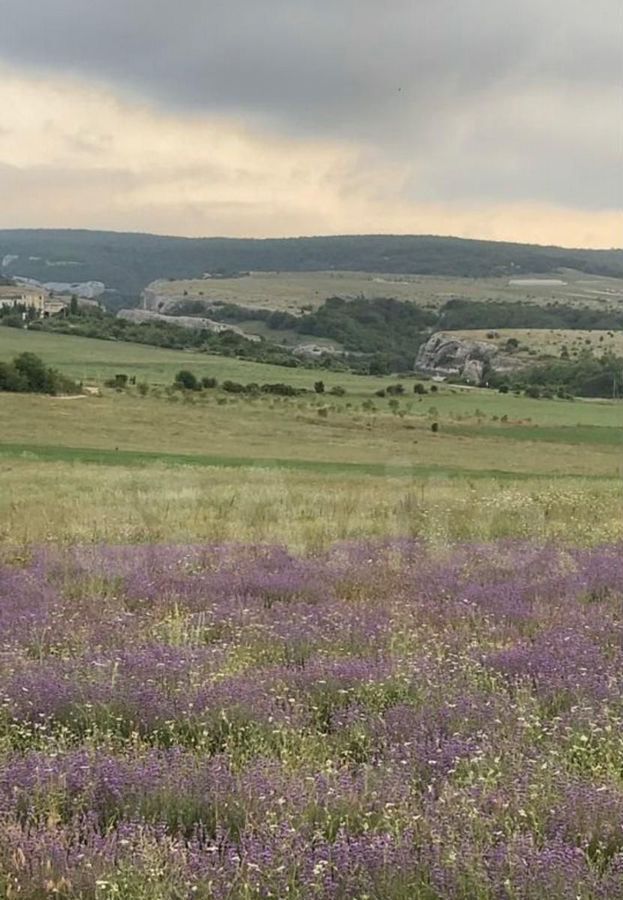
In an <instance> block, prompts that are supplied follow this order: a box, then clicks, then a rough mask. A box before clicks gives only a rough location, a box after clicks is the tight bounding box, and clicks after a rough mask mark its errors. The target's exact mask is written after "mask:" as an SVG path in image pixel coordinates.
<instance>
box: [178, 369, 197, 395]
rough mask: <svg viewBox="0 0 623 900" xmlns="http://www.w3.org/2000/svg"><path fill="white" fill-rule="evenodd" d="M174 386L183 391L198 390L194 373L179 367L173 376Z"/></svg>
mask: <svg viewBox="0 0 623 900" xmlns="http://www.w3.org/2000/svg"><path fill="white" fill-rule="evenodd" d="M175 387H178V388H182V389H183V390H185V391H198V390H199V382H198V381H197V378H196V376H195V375H193V373H192V372H190V371H189V370H188V369H181V370H180V371H179V372H178V373H177V375H176V376H175Z"/></svg>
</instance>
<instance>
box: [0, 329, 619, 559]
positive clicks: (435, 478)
mask: <svg viewBox="0 0 623 900" xmlns="http://www.w3.org/2000/svg"><path fill="white" fill-rule="evenodd" d="M26 350H29V351H32V352H35V353H38V354H39V355H40V356H41V357H42V358H43V359H44V360H45V362H46V363H47V364H48V365H53V366H56V367H58V368H59V369H61V370H62V371H64V372H66V373H67V374H69V375H72V376H73V377H76V378H81V379H83V380H84V381H85V382H86V383H88V384H91V385H98V386H100V387H99V395H94V394H91V395H88V396H83V397H78V398H73V399H70V398H60V397H59V398H55V397H45V396H37V395H18V394H2V395H0V435H1V438H0V516H1V517H2V521H3V526H2V527H3V533H2V537H3V539H4V540H5V541H6V540H9V541H15V542H17V543H21V542H24V543H28V542H30V541H33V540H34V541H37V540H56V539H65V538H71V539H76V538H80V539H88V540H99V539H102V540H108V539H110V540H125V539H131V540H135V539H140V540H154V539H162V540H165V539H172V538H176V539H177V538H179V539H185V540H189V539H192V537H193V536H194V537H197V538H206V539H207V538H210V537H219V538H224V539H225V538H226V539H241V540H242V539H249V540H254V539H270V540H275V539H280V540H286V541H287V542H289V543H293V544H296V546H303V547H306V546H314V545H316V544H318V543H327V542H330V541H331V540H335V539H338V538H342V537H361V536H364V535H381V534H384V533H392V534H401V533H410V534H412V533H421V534H423V535H426V536H428V537H432V538H435V537H439V538H440V539H444V537H452V538H460V537H466V538H475V537H476V538H483V539H485V538H487V537H495V536H505V535H524V534H534V533H536V532H535V529H537V531H538V530H539V529H540V531H538V533H542V534H543V535H544V536H548V535H551V536H560V535H563V536H567V537H569V538H570V539H573V540H576V541H583V542H587V541H597V540H599V539H604V540H605V539H610V538H611V537H613V536H615V537H616V536H619V535H620V534H623V516H621V512H622V510H623V492H622V490H621V480H620V477H621V463H622V462H623V456H622V454H621V450H622V448H623V415H622V414H623V403H621V402H620V401H619V402H615V401H597V402H589V401H581V400H576V401H564V400H533V399H529V398H525V397H515V396H513V395H501V394H499V393H497V392H494V391H487V390H481V389H468V388H464V389H461V388H457V387H451V386H447V385H440V386H439V388H438V390H437V392H436V393H433V394H428V395H426V396H423V397H419V396H416V395H414V394H413V392H412V380H411V379H406V380H405V381H404V384H405V390H406V392H405V394H404V395H403V396H400V397H398V398H397V401H395V402H393V403H392V402H391V401H390V400H389V399H388V398H379V397H376V396H375V391H376V390H378V388H379V387H382V386H387V385H388V384H390V383H392V379H387V378H368V377H364V376H354V375H338V374H335V373H333V374H330V373H327V374H326V375H325V374H324V373H320V374H319V373H318V371H317V370H316V371H314V370H306V369H289V368H282V367H274V366H263V365H261V364H255V363H245V362H241V361H238V360H234V359H226V358H221V357H214V356H206V355H204V354H196V353H187V352H176V351H170V350H161V349H158V348H153V347H147V346H142V345H133V344H127V343H113V342H105V341H96V340H89V339H86V338H85V339H81V338H73V337H69V336H64V335H49V334H42V333H35V332H22V331H17V330H14V329H9V328H2V329H0V360H2V359H8V358H10V357H11V356H13V355H14V354H16V353H18V352H22V351H26ZM182 367H184V368H190V369H192V370H193V371H195V372H196V373H197V374H198V375H208V374H209V375H213V376H215V377H217V378H218V379H219V381H222V380H224V379H226V378H230V379H232V380H236V381H241V382H249V381H256V382H260V383H263V382H266V381H284V382H287V383H291V384H295V385H297V386H300V387H305V388H307V389H308V391H309V392H308V393H306V394H303V395H301V396H299V397H295V398H280V397H269V396H265V395H262V396H260V397H257V398H255V399H251V398H248V397H239V396H234V395H228V394H225V393H223V392H222V391H220V390H210V391H204V392H202V393H201V394H190V395H186V396H184V395H183V394H180V392H177V391H170V390H168V389H167V386H168V385H170V383H171V382H172V380H173V377H174V375H175V373H176V372H177V371H178V370H179V369H180V368H182ZM116 372H124V373H125V374H127V375H129V376H136V378H137V381H138V382H146V383H147V384H148V385H149V388H148V390H147V394H146V396H141V395H140V393H139V391H138V388H136V387H132V388H130V389H129V390H127V391H124V392H117V391H114V390H111V389H106V388H102V387H101V385H102V382H103V380H104V379H105V378H108V377H110V376H111V375H114V374H115V373H116ZM319 377H322V378H323V380H324V381H325V383H326V386H327V388H329V387H330V386H331V385H333V384H340V385H341V386H342V387H344V388H345V390H346V395H345V396H343V397H336V396H331V395H329V394H326V393H325V394H324V395H317V394H315V393H314V392H313V390H312V386H313V383H314V381H315V380H317V379H318V378H319ZM502 417H506V421H501V420H502ZM433 422H436V423H437V424H438V428H439V430H438V433H433V431H432V430H431V425H432V423H433Z"/></svg>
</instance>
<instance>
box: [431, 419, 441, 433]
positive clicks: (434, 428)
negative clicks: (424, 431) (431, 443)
mask: <svg viewBox="0 0 623 900" xmlns="http://www.w3.org/2000/svg"><path fill="white" fill-rule="evenodd" d="M430 430H431V431H432V432H433V434H437V432H438V431H439V422H432V423H431V426H430Z"/></svg>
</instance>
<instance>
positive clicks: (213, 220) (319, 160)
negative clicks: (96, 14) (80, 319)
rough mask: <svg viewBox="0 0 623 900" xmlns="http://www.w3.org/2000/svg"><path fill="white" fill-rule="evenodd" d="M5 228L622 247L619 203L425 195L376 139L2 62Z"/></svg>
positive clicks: (1, 222)
mask: <svg viewBox="0 0 623 900" xmlns="http://www.w3.org/2000/svg"><path fill="white" fill-rule="evenodd" d="M0 110H1V111H2V113H1V115H0V196H1V197H2V203H1V205H0V227H4V228H14V227H71V228H83V227H84V228H102V229H114V230H118V231H149V232H154V233H161V234H179V235H187V236H210V235H230V236H250V237H276V236H282V235H294V234H296V235H302V234H338V233H340V234H344V233H351V234H352V233H411V234H420V233H427V234H452V235H457V236H465V237H481V238H490V239H496V240H516V241H525V242H530V243H552V244H554V243H555V244H560V245H565V246H583V247H610V246H617V245H618V246H620V245H621V243H622V240H621V235H622V231H623V219H622V216H621V214H620V213H619V212H617V211H616V210H612V211H608V210H602V211H595V210H590V209H580V208H562V207H558V206H552V205H548V204H535V203H531V202H527V201H526V202H521V203H517V202H508V203H500V202H498V203H491V202H487V201H485V200H483V201H482V202H479V203H475V202H474V201H473V200H470V201H461V199H460V198H459V199H457V200H456V201H453V202H452V203H449V202H447V201H446V202H445V203H435V202H430V201H428V202H426V203H418V202H415V201H413V200H409V199H408V192H407V190H406V186H407V185H408V184H409V182H410V181H412V179H413V176H414V170H413V165H412V164H411V163H410V162H409V160H405V159H403V161H402V162H400V163H397V162H395V163H393V164H392V163H390V162H389V161H388V159H386V158H385V157H381V156H380V155H378V154H374V153H373V152H372V151H371V150H369V149H366V144H365V143H364V142H361V143H358V142H357V141H355V140H354V139H351V140H350V141H347V140H345V139H344V140H340V139H338V138H336V137H334V138H329V137H325V138H323V139H321V138H318V139H315V138H313V137H309V135H306V136H305V137H302V136H301V137H298V138H295V137H286V136H284V135H283V134H281V135H280V134H278V133H277V131H274V132H270V131H269V130H268V127H267V126H265V127H264V130H260V128H259V126H255V127H254V126H252V125H251V123H245V122H243V121H241V120H240V119H236V118H235V117H233V115H231V114H230V115H229V116H225V115H223V116H217V115H209V114H206V113H200V112H197V113H195V114H191V113H188V112H180V111H176V112H174V113H173V112H166V111H163V109H162V108H161V107H158V106H156V105H148V104H147V103H145V102H142V103H141V102H139V101H137V100H136V99H129V98H128V97H124V96H122V95H121V94H115V93H114V91H113V89H112V88H104V87H98V86H94V85H92V84H89V83H86V82H82V83H81V82H79V81H77V80H72V79H70V78H67V77H64V76H61V75H54V76H50V75H47V76H45V77H43V76H35V75H32V74H26V73H24V72H23V71H19V70H16V69H8V68H5V69H0Z"/></svg>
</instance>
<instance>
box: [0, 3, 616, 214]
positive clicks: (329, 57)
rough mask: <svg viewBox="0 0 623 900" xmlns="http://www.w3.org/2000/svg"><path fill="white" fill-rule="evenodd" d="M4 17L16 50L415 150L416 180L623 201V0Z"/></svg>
mask: <svg viewBox="0 0 623 900" xmlns="http://www.w3.org/2000/svg"><path fill="white" fill-rule="evenodd" d="M1 16H2V18H1V20H0V57H3V58H4V59H6V60H7V61H9V62H11V63H12V64H14V65H17V66H26V67H28V68H29V69H33V68H35V69H38V70H41V71H48V70H50V69H55V70H58V71H62V72H69V73H73V74H77V75H79V76H86V77H87V78H92V79H94V80H98V81H100V82H101V81H105V82H107V83H113V84H115V85H116V86H117V87H118V88H121V89H123V90H126V91H132V92H134V93H137V94H139V95H141V96H145V97H148V98H150V99H151V100H155V101H156V102H159V103H162V104H165V105H166V106H167V107H169V108H173V109H178V110H184V111H187V110H189V109H190V110H197V111H200V112H208V113H210V112H218V113H225V114H231V113H233V114H236V115H242V116H244V117H246V118H248V119H249V120H251V121H254V122H256V123H257V122H259V123H261V124H263V125H265V126H267V127H270V128H273V129H279V130H280V131H282V132H284V133H290V134H293V133H294V134H298V135H314V136H326V137H331V138H339V139H341V140H352V141H354V142H360V143H362V144H365V145H366V147H368V148H369V149H372V150H373V151H376V152H378V153H379V155H380V156H382V157H384V158H385V159H389V160H394V161H396V162H400V163H401V164H404V163H405V162H406V163H407V164H409V163H410V162H413V175H412V178H411V179H410V181H409V190H410V191H411V192H412V194H413V196H414V197H424V196H427V195H431V196H434V197H437V198H444V197H446V196H447V197H452V196H456V195H457V194H458V195H461V194H471V195H472V196H486V195H488V194H493V195H494V196H495V197H496V198H497V199H516V198H522V199H535V198H536V199H540V200H543V201H553V202H559V203H577V204H579V205H584V206H588V207H591V206H594V207H596V208H597V207H600V208H603V207H612V206H615V205H616V204H617V203H619V202H621V196H620V183H621V179H620V177H619V163H618V161H617V160H616V159H615V156H616V154H615V153H614V152H613V147H614V146H615V145H616V144H617V141H618V142H619V148H618V149H619V151H620V149H621V148H620V131H619V127H620V126H619V124H618V121H619V120H618V117H619V116H620V112H621V109H620V102H619V103H617V102H616V100H613V99H612V98H615V97H616V87H617V85H619V86H620V85H621V82H622V79H623V67H622V64H621V42H622V38H623V16H622V13H621V8H620V0H593V2H592V3H591V4H587V3H586V2H585V0H581V2H580V0H547V2H543V0H522V2H514V0H410V2H407V0H389V2H387V3H383V2H381V0H176V2H173V0H89V2H85V0H3V3H2V4H1ZM578 96H579V99H578ZM619 96H620V95H619ZM543 97H546V98H547V101H548V103H549V106H548V109H549V116H548V117H546V118H545V119H542V117H541V116H540V114H539V110H540V109H541V102H542V98H543ZM515 110H516V114H515V115H514V112H515ZM535 116H536V117H537V119H538V120H539V121H538V122H537V125H538V127H535V125H534V117H535ZM474 123H477V127H476V128H475V127H474ZM571 126H573V127H571ZM483 133H485V134H486V136H487V138H486V140H483ZM587 133H588V134H590V135H591V140H592V143H590V142H588V143H587V141H586V134H587ZM509 135H512V140H509ZM561 136H562V137H561ZM561 163H562V164H561ZM487 171H489V172H490V173H491V178H490V179H488V178H487ZM591 172H593V173H594V175H595V179H594V188H591V187H590V174H591ZM578 175H580V176H581V182H582V183H580V179H579V178H578ZM587 178H588V179H589V183H588V184H587V182H586V179H587Z"/></svg>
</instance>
